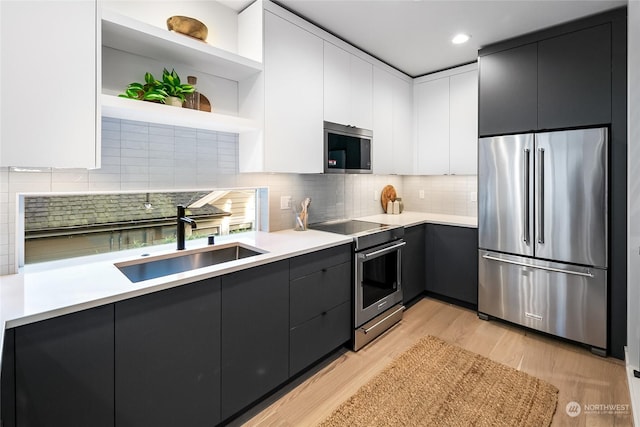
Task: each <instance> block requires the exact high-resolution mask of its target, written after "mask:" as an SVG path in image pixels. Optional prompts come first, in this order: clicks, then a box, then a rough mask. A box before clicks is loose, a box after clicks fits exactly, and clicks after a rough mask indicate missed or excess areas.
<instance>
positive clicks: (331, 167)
mask: <svg viewBox="0 0 640 427" xmlns="http://www.w3.org/2000/svg"><path fill="white" fill-rule="evenodd" d="M372 139H373V132H372V131H370V130H367V129H359V128H356V127H353V126H345V125H340V124H337V123H331V122H324V172H325V173H371V172H372V169H371V142H372Z"/></svg>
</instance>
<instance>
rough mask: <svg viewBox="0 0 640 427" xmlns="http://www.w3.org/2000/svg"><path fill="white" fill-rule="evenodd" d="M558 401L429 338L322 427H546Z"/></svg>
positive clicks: (534, 383) (539, 386)
mask: <svg viewBox="0 0 640 427" xmlns="http://www.w3.org/2000/svg"><path fill="white" fill-rule="evenodd" d="M557 401H558V389H557V388H556V387H554V386H553V385H551V384H549V383H547V382H545V381H542V380H540V379H538V378H535V377H533V376H531V375H529V374H527V373H524V372H521V371H518V370H516V369H513V368H510V367H508V366H504V365H501V364H499V363H496V362H494V361H492V360H490V359H487V358H486V357H483V356H481V355H479V354H475V353H472V352H470V351H467V350H464V349H462V348H460V347H457V346H454V345H451V344H448V343H446V342H445V341H443V340H441V339H439V338H435V337H432V336H427V337H424V338H422V339H421V340H420V341H419V342H418V343H417V344H415V345H414V346H413V347H412V348H410V349H409V350H407V351H406V352H405V353H403V354H401V355H400V356H398V358H396V359H395V360H394V361H393V362H391V363H390V364H389V365H388V366H387V367H386V368H385V369H384V370H383V371H382V372H381V373H379V374H378V375H377V376H376V377H374V378H373V379H372V380H370V381H369V382H368V383H367V384H365V385H364V386H362V387H361V388H360V389H359V390H358V391H357V392H356V393H355V394H354V395H353V396H351V397H350V398H349V399H348V400H347V401H346V402H344V403H343V404H342V405H340V406H339V407H338V409H336V410H335V411H334V412H333V414H332V415H331V416H329V417H328V418H327V419H325V420H324V421H323V422H322V423H321V424H320V425H321V426H323V427H327V426H340V427H344V426H363V427H364V426H367V427H371V426H461V427H462V426H464V427H467V426H487V427H489V426H491V427H496V426H505V427H515V426H535V427H541V426H549V425H550V424H551V419H552V418H553V414H554V412H555V410H556V404H557Z"/></svg>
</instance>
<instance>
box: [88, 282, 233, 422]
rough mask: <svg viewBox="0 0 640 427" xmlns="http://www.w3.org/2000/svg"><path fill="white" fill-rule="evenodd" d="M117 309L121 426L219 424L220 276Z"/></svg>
mask: <svg viewBox="0 0 640 427" xmlns="http://www.w3.org/2000/svg"><path fill="white" fill-rule="evenodd" d="M115 307H116V309H115V331H116V335H115V343H116V348H115V356H116V357H115V363H116V365H115V366H116V370H115V389H116V424H115V425H116V427H134V426H154V427H158V426H178V425H183V426H212V425H215V424H217V423H219V422H220V421H221V414H220V278H212V279H207V280H203V281H200V282H196V283H190V284H187V285H183V286H179V287H176V288H171V289H167V290H164V291H159V292H155V293H152V294H147V295H143V296H140V297H137V298H133V299H129V300H126V301H122V302H118V303H116V304H115ZM87 425H89V424H87Z"/></svg>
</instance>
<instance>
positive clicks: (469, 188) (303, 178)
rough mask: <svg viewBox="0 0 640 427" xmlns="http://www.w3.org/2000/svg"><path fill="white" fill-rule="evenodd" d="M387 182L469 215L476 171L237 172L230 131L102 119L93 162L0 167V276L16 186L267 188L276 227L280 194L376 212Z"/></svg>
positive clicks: (314, 212)
mask: <svg viewBox="0 0 640 427" xmlns="http://www.w3.org/2000/svg"><path fill="white" fill-rule="evenodd" d="M387 184H391V185H393V186H394V187H395V188H396V191H397V193H398V195H399V196H402V198H403V201H404V205H405V209H407V210H412V211H424V212H435V213H448V214H455V215H470V216H475V215H476V206H477V204H476V203H475V202H473V201H472V199H473V195H472V193H474V192H475V191H476V186H477V180H476V177H475V176H398V175H323V174H309V175H306V174H240V173H239V172H238V135H237V134H231V133H224V132H213V131H207V130H199V129H190V128H182V127H174V126H165V125H157V124H153V123H143V122H134V121H127V120H119V119H111V118H103V121H102V167H101V168H100V169H94V170H85V169H47V168H45V169H39V170H37V171H35V170H31V171H29V170H19V169H16V168H6V167H3V168H0V275H5V274H12V273H15V272H16V271H17V270H16V259H17V258H16V250H15V248H16V238H17V236H16V215H17V208H16V206H17V194H19V193H27V192H31V193H34V192H35V193H57V192H84V193H86V192H92V191H121V190H122V191H129V190H146V189H149V190H181V189H197V188H203V189H212V188H228V187H268V188H269V225H268V227H269V230H270V231H277V230H282V229H287V228H292V227H293V221H294V219H293V214H292V212H291V210H287V209H280V197H281V196H291V198H292V200H293V202H294V203H300V202H301V201H302V200H303V199H304V198H305V197H311V205H310V209H309V215H310V218H309V221H310V222H318V221H326V220H332V219H341V218H349V217H358V216H366V215H373V214H377V213H382V212H383V211H382V206H381V204H380V192H381V190H382V188H383V187H384V186H385V185H387ZM421 191H424V198H420V192H421ZM19 238H22V237H21V236H20V237H19Z"/></svg>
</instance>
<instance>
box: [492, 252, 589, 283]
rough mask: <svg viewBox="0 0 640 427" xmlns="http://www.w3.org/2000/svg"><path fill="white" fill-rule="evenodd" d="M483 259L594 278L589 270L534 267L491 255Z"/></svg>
mask: <svg viewBox="0 0 640 427" xmlns="http://www.w3.org/2000/svg"><path fill="white" fill-rule="evenodd" d="M482 258H484V259H488V260H491V261H498V262H504V263H506V264H513V265H519V266H522V267H530V268H537V269H538V270H546V271H552V272H554V273H564V274H571V275H574V276H582V277H590V278H593V277H594V275H593V273H592V272H591V271H590V270H587V272H586V273H583V272H582V271H573V270H563V269H561V268H553V267H546V266H543V265H533V264H527V263H526V262H520V261H514V260H510V259H504V258H499V257H495V256H492V255H489V254H485V255H482Z"/></svg>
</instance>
